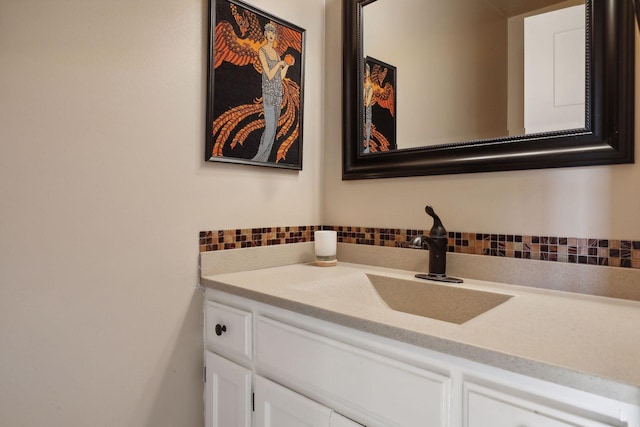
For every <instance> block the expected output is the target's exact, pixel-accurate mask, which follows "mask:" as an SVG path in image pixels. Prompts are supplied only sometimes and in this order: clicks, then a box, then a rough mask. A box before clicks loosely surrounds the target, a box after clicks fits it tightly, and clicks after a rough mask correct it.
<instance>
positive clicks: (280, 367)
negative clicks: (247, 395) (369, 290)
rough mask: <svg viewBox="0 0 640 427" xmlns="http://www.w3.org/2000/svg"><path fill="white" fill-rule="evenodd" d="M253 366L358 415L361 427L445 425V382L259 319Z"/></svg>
mask: <svg viewBox="0 0 640 427" xmlns="http://www.w3.org/2000/svg"><path fill="white" fill-rule="evenodd" d="M256 364H257V367H258V369H259V370H260V371H261V372H264V373H265V374H266V375H268V376H271V377H273V378H274V379H276V380H277V381H278V382H281V383H283V384H285V385H288V386H289V387H292V388H295V389H297V391H298V392H300V393H303V394H305V393H306V394H308V395H309V396H315V397H316V398H318V399H320V398H322V401H323V403H324V404H326V405H329V406H331V405H335V407H337V408H348V412H349V413H356V414H359V415H361V416H362V419H363V421H364V420H367V421H366V422H365V424H371V425H384V426H390V425H393V426H416V427H421V426H424V427H444V426H447V425H448V423H449V413H448V408H449V389H450V378H449V377H448V376H446V375H442V374H439V373H435V372H431V371H427V370H424V369H420V368H417V367H414V366H411V365H407V364H404V363H402V362H398V361H395V360H392V359H389V358H386V357H384V356H380V355H376V354H374V353H372V352H369V351H366V350H363V349H360V348H357V347H353V346H351V345H348V344H344V343H341V342H338V341H335V340H333V339H330V338H326V337H323V336H320V335H317V334H314V333H311V332H308V331H305V330H302V329H299V328H296V327H293V326H289V325H286V324H283V323H280V322H277V321H275V320H272V319H268V318H264V317H260V316H259V317H257V318H256ZM345 413H347V412H345Z"/></svg>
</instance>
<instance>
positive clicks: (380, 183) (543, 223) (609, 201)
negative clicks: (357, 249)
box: [323, 0, 640, 240]
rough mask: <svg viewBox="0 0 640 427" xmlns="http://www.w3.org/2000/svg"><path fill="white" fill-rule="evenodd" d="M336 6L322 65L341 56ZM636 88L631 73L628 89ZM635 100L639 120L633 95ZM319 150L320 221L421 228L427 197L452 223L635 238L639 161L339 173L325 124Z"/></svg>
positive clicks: (331, 7)
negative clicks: (363, 175) (353, 177)
mask: <svg viewBox="0 0 640 427" xmlns="http://www.w3.org/2000/svg"><path fill="white" fill-rule="evenodd" d="M339 6H340V1H339V0H327V27H326V28H327V30H326V33H327V38H326V43H327V44H326V47H325V49H326V52H327V57H326V63H327V65H328V66H329V67H339V66H340V60H341V58H340V56H339V55H340V48H341V40H340V37H341V33H340V7H339ZM638 63H640V41H638V36H637V34H636V64H638ZM636 80H638V73H636ZM326 85H327V97H326V101H325V110H326V112H327V113H326V117H325V119H326V122H327V123H337V122H339V121H340V120H341V116H340V114H341V99H340V88H341V86H340V82H336V81H334V80H331V79H327V82H326ZM639 88H640V84H639V83H638V81H637V82H636V93H639V92H640V91H639V90H638V89H639ZM636 100H637V101H636V123H640V95H636ZM639 144H640V132H637V134H636V147H638V145H639ZM325 150H326V174H325V178H324V179H325V188H324V205H323V206H324V209H323V221H324V222H325V223H327V224H340V225H358V226H370V227H398V228H419V229H424V228H427V229H428V228H430V227H431V218H429V217H428V216H427V215H426V214H425V212H424V206H425V205H427V204H431V205H432V206H434V208H435V209H436V211H437V212H438V213H439V214H440V217H441V218H442V220H443V222H444V225H445V227H446V228H447V229H450V230H455V231H469V232H483V233H506V234H528V235H540V236H567V237H593V238H610V239H636V240H640V226H639V225H638V214H637V213H638V212H640V197H637V196H636V194H637V186H638V183H640V164H635V165H615V166H601V167H585V168H582V167H581V168H564V169H556V170H551V169H546V170H532V171H513V172H493V173H479V174H461V175H444V176H427V177H415V178H392V179H377V180H361V181H342V180H341V174H342V157H341V133H340V128H339V127H337V126H336V127H332V126H328V127H327V131H326V146H325ZM636 152H640V148H636ZM636 155H637V154H636Z"/></svg>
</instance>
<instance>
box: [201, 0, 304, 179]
mask: <svg viewBox="0 0 640 427" xmlns="http://www.w3.org/2000/svg"><path fill="white" fill-rule="evenodd" d="M210 1H211V3H210V10H211V18H210V19H211V21H210V25H209V70H208V93H207V134H206V135H207V137H206V144H205V146H206V147H205V160H208V161H221V162H231V163H242V164H249V165H257V166H270V167H278V168H286V169H295V170H302V123H303V120H302V113H303V110H304V108H303V107H304V103H303V99H304V98H303V88H304V62H305V61H304V38H305V30H304V29H302V28H300V27H297V26H295V25H293V24H290V23H288V22H286V21H283V20H281V19H278V18H276V17H275V16H273V15H270V14H268V13H266V12H264V11H262V10H260V9H257V8H255V7H253V6H251V5H248V4H245V3H243V2H241V1H238V0H210Z"/></svg>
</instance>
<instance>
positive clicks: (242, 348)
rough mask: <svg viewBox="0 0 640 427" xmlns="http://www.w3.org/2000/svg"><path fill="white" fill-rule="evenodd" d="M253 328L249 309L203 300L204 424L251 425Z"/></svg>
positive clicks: (209, 426) (219, 426) (223, 426)
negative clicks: (204, 344)
mask: <svg viewBox="0 0 640 427" xmlns="http://www.w3.org/2000/svg"><path fill="white" fill-rule="evenodd" d="M252 328H253V315H252V313H251V312H249V311H245V310H239V309H236V308H233V307H230V306H227V305H223V304H218V303H215V302H213V301H207V302H205V330H204V333H205V343H206V349H207V350H206V353H205V425H206V426H207V427H251V418H252V417H251V411H252V385H251V384H252V371H251V369H249V368H248V367H250V366H251V359H252V358H253V354H252V342H253V329H252ZM210 350H213V351H210ZM214 352H215V353H214ZM243 365H244V366H243Z"/></svg>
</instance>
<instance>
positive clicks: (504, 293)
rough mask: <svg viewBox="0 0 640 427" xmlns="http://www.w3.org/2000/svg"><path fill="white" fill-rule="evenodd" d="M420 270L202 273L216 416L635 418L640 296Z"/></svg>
mask: <svg viewBox="0 0 640 427" xmlns="http://www.w3.org/2000/svg"><path fill="white" fill-rule="evenodd" d="M413 274H414V272H408V271H403V270H395V269H389V268H382V267H374V266H368V265H359V264H347V263H339V264H338V266H337V267H331V268H321V267H316V266H314V265H312V264H305V263H299V264H293V265H285V266H279V267H271V268H261V269H257V270H251V271H243V272H235V273H229V274H214V275H208V276H207V275H203V277H202V279H201V281H202V284H203V285H204V286H205V288H206V298H205V357H206V387H205V388H206V393H205V395H206V425H207V426H208V427H211V426H219V427H231V426H278V427H295V426H332V427H336V426H341V427H344V426H358V425H364V426H369V427H383V426H385V427H386V426H407V427H413V426H416V427H417V426H425V427H433V426H438V427H440V426H441V427H445V426H447V427H449V426H450V427H462V426H464V427H483V426H491V427H502V426H505V427H506V426H509V427H521V426H529V427H533V426H535V427H547V426H548V427H557V426H558V427H559V426H590V427H595V426H599V427H602V426H640V369H638V367H639V362H638V360H640V343H639V342H638V340H637V339H635V338H634V337H637V326H634V325H638V324H640V303H638V302H634V301H625V300H617V299H612V298H602V297H594V296H586V295H576V294H568V293H565V292H558V291H549V290H540V289H533V288H527V287H520V286H511V285H506V284H499V283H492V282H482V281H475V280H467V279H465V283H464V284H457V285H449V284H440V285H437V284H435V283H433V282H429V281H424V280H420V279H416V278H414V277H413ZM434 286H438V287H437V288H434ZM391 287H393V289H397V292H392V293H388V292H387V291H388V289H391ZM441 287H444V288H441ZM425 289H427V291H425ZM425 292H426V293H425ZM394 295H395V298H396V300H393V298H394ZM430 300H431V301H433V300H435V301H436V303H435V304H433V307H431V308H430V307H429V301H430ZM403 304H404V305H403ZM438 307H439V308H440V309H438ZM442 308H445V309H444V310H442ZM403 310H404V311H403ZM420 310H423V311H420ZM405 311H407V312H405Z"/></svg>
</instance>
